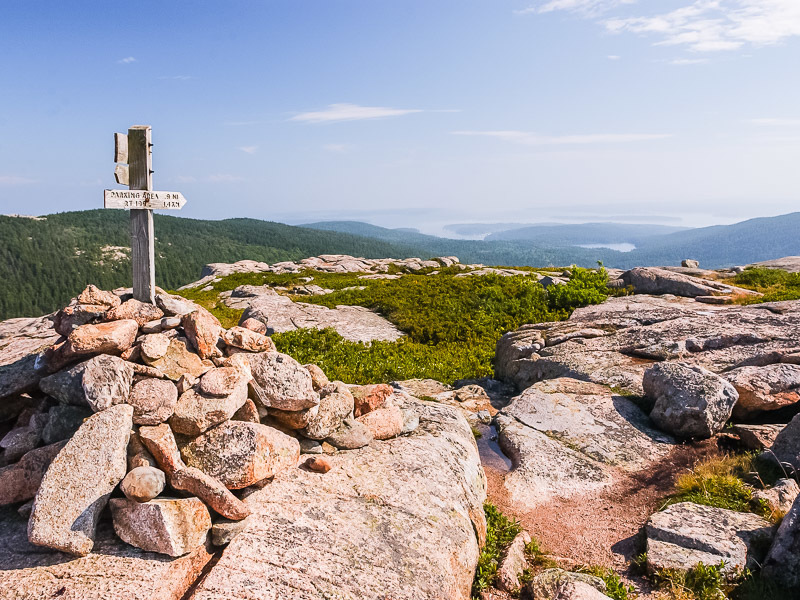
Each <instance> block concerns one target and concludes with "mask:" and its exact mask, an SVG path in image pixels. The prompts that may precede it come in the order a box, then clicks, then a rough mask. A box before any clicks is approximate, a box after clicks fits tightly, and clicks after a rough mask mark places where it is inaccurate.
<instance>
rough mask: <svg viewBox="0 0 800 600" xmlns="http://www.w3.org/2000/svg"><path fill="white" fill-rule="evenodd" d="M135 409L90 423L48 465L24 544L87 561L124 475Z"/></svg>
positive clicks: (122, 407) (122, 408) (115, 410)
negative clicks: (102, 517) (103, 515)
mask: <svg viewBox="0 0 800 600" xmlns="http://www.w3.org/2000/svg"><path fill="white" fill-rule="evenodd" d="M132 419H133V407H131V406H128V405H127V404H117V405H116V406H112V407H110V408H108V409H106V410H104V411H102V412H99V413H96V414H94V415H92V416H91V417H89V418H88V419H87V420H86V422H84V424H83V425H81V427H80V429H78V431H77V432H76V433H75V435H74V436H73V437H72V439H71V440H69V442H67V445H66V446H65V447H64V448H63V449H62V450H61V452H59V453H58V455H57V456H56V458H55V459H54V460H53V461H52V462H51V463H50V467H49V468H48V469H47V472H46V473H45V476H44V478H43V479H42V483H41V486H40V487H39V491H38V493H37V494H36V500H35V502H34V504H33V512H32V513H31V518H30V521H29V522H28V539H30V541H31V542H33V543H34V544H38V545H40V546H48V547H50V548H55V549H57V550H61V551H62V552H68V553H70V554H76V555H78V556H85V555H87V554H88V553H89V552H90V551H91V550H92V546H93V545H94V534H95V528H96V526H97V520H98V518H99V517H100V512H101V511H102V510H103V508H104V507H105V505H106V502H107V501H108V497H109V495H110V494H111V492H112V491H113V490H114V488H115V487H116V486H117V484H118V483H119V482H120V481H121V480H122V478H123V477H125V473H126V472H127V452H126V451H127V447H128V439H129V437H130V432H131V426H132V424H133V421H132Z"/></svg>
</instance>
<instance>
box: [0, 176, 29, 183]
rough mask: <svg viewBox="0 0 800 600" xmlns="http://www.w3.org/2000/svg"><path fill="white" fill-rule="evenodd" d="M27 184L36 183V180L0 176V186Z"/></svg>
mask: <svg viewBox="0 0 800 600" xmlns="http://www.w3.org/2000/svg"><path fill="white" fill-rule="evenodd" d="M28 183H36V180H34V179H28V178H27V177H19V176H18V175H0V185H26V184H28Z"/></svg>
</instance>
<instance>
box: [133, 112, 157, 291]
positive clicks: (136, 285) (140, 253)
mask: <svg viewBox="0 0 800 600" xmlns="http://www.w3.org/2000/svg"><path fill="white" fill-rule="evenodd" d="M150 136H151V129H150V126H149V125H134V126H133V127H131V128H130V129H128V166H129V171H128V173H129V184H128V185H129V187H130V189H131V190H147V191H150V190H152V189H153V182H152V154H151V151H150V145H151V143H150ZM131 262H132V267H133V297H134V298H136V299H137V300H139V301H141V302H150V303H151V304H155V289H156V281H155V232H154V230H153V211H152V210H151V209H134V210H131Z"/></svg>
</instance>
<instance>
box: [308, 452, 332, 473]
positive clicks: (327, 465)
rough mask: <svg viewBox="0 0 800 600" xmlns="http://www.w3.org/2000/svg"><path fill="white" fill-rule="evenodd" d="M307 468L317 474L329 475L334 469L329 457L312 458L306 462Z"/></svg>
mask: <svg viewBox="0 0 800 600" xmlns="http://www.w3.org/2000/svg"><path fill="white" fill-rule="evenodd" d="M306 466H307V467H308V468H309V469H311V470H312V471H316V472H317V473H327V472H328V471H330V470H331V469H332V468H333V465H332V464H331V461H330V459H329V458H328V457H327V456H312V457H311V458H309V459H308V460H307V461H306Z"/></svg>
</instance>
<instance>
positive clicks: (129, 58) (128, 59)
mask: <svg viewBox="0 0 800 600" xmlns="http://www.w3.org/2000/svg"><path fill="white" fill-rule="evenodd" d="M135 62H136V59H135V58H134V57H133V56H126V57H125V58H120V59H119V60H118V61H117V63H118V64H120V65H129V64H131V63H135Z"/></svg>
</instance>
